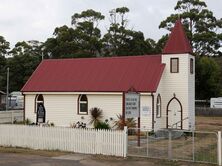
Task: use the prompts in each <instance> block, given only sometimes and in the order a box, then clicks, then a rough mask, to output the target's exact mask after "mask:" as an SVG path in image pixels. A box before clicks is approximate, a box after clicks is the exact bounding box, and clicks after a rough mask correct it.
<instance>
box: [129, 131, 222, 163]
mask: <svg viewBox="0 0 222 166" xmlns="http://www.w3.org/2000/svg"><path fill="white" fill-rule="evenodd" d="M219 146H221V145H219ZM220 148H221V147H220ZM218 149H219V148H218V134H217V132H199V131H193V132H192V131H185V130H172V129H161V130H158V131H155V132H150V130H145V129H138V128H133V129H132V128H130V129H128V156H140V157H150V158H160V159H170V160H184V161H194V162H206V163H213V164H217V163H218V161H219V158H218V156H219V155H218Z"/></svg>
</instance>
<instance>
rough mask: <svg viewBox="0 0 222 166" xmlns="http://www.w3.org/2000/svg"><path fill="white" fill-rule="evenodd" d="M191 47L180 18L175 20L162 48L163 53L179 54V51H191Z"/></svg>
mask: <svg viewBox="0 0 222 166" xmlns="http://www.w3.org/2000/svg"><path fill="white" fill-rule="evenodd" d="M192 52H193V51H192V47H191V45H190V42H189V40H188V39H187V36H186V34H185V31H184V29H183V25H182V23H181V21H180V20H177V21H176V24H175V27H174V28H173V30H172V32H171V34H170V36H169V39H168V41H167V43H166V45H165V47H164V49H163V54H180V53H192Z"/></svg>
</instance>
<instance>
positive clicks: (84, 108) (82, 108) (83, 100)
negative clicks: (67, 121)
mask: <svg viewBox="0 0 222 166" xmlns="http://www.w3.org/2000/svg"><path fill="white" fill-rule="evenodd" d="M78 114H83V115H87V114H88V100H87V96H86V95H80V96H79V100H78Z"/></svg>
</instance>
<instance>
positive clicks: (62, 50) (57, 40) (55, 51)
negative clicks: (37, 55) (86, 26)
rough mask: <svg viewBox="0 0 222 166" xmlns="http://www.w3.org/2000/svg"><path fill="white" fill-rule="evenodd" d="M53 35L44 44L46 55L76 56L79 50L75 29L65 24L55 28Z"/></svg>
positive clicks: (57, 56) (58, 56)
mask: <svg viewBox="0 0 222 166" xmlns="http://www.w3.org/2000/svg"><path fill="white" fill-rule="evenodd" d="M53 35H54V37H53V38H48V39H47V40H46V42H45V43H44V44H43V51H44V55H45V56H46V57H50V58H66V57H75V54H76V53H77V52H78V50H79V47H78V39H77V37H76V36H77V35H76V34H75V30H74V29H73V28H70V27H68V26H66V25H64V26H62V27H57V28H55V30H54V33H53Z"/></svg>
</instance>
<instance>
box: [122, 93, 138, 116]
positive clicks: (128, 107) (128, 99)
mask: <svg viewBox="0 0 222 166" xmlns="http://www.w3.org/2000/svg"><path fill="white" fill-rule="evenodd" d="M138 117H140V94H139V93H132V92H130V93H126V94H125V118H138Z"/></svg>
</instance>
